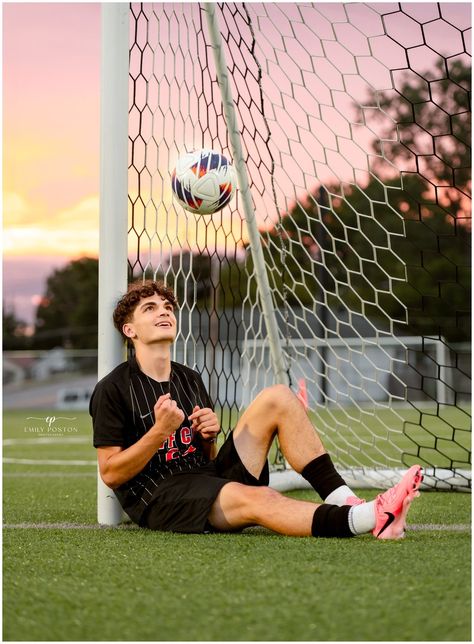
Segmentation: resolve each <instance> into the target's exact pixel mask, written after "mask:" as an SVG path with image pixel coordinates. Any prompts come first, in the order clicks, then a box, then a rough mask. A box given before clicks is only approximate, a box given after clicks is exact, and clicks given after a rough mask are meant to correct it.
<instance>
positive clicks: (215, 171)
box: [171, 150, 237, 215]
mask: <svg viewBox="0 0 474 644" xmlns="http://www.w3.org/2000/svg"><path fill="white" fill-rule="evenodd" d="M236 183H237V179H236V174H235V170H234V167H233V166H232V165H231V164H230V163H229V162H228V161H227V159H226V158H225V157H224V156H222V154H220V153H219V152H215V151H214V150H196V151H195V152H189V153H188V154H185V155H184V156H182V157H180V158H179V159H178V162H177V163H176V168H175V169H174V170H173V173H172V175H171V187H172V189H173V194H174V196H175V197H176V199H177V200H178V201H179V203H180V204H181V205H182V206H183V207H184V208H186V210H189V211H190V212H195V213H197V214H198V215H211V214H212V213H214V212H217V211H218V210H221V209H222V208H224V206H226V205H227V204H228V203H229V201H230V200H231V199H232V196H233V194H234V192H235V186H236Z"/></svg>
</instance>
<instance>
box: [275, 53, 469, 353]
mask: <svg viewBox="0 0 474 644" xmlns="http://www.w3.org/2000/svg"><path fill="white" fill-rule="evenodd" d="M425 76H426V77H427V78H428V79H429V80H426V79H425V78H423V77H422V76H420V75H418V74H415V73H414V72H411V70H409V71H408V70H407V71H406V72H405V75H404V76H402V78H401V81H400V86H399V87H398V88H397V89H395V90H393V91H391V92H390V93H389V92H385V93H382V94H379V97H378V100H379V102H380V106H381V107H382V108H383V110H384V112H385V113H389V114H390V115H391V117H392V119H393V121H394V122H395V123H397V124H398V130H399V137H398V138H399V143H394V142H393V141H394V136H393V131H390V132H388V131H387V132H385V133H382V135H381V136H380V139H379V140H377V141H376V142H374V145H373V148H374V152H377V153H379V154H380V152H381V150H380V145H381V143H380V141H382V140H383V141H384V149H383V154H381V155H380V156H379V157H378V162H375V163H373V166H372V172H371V178H370V180H369V182H368V184H367V185H365V186H357V185H354V184H339V185H332V186H328V187H327V189H324V188H320V189H317V190H314V191H313V192H312V193H309V194H308V195H307V196H306V198H305V199H304V201H303V202H301V203H297V204H296V205H295V207H294V208H293V209H292V210H291V211H289V212H288V213H287V214H286V215H284V216H283V217H282V219H281V224H280V226H279V227H275V228H273V229H272V230H270V231H269V232H268V233H263V237H264V238H265V240H266V242H265V254H266V256H267V257H266V259H267V265H268V266H269V267H270V273H271V279H272V280H273V286H274V287H275V288H276V292H277V295H276V300H277V304H279V305H280V304H281V297H279V294H281V293H282V292H283V286H284V285H285V284H286V292H287V301H288V302H289V303H290V304H297V303H302V304H303V305H305V306H312V305H314V303H315V301H321V302H323V301H324V302H326V303H327V304H328V306H329V307H330V308H333V309H336V308H347V309H349V310H351V311H354V312H356V313H361V314H363V315H364V316H366V317H367V318H372V319H373V318H378V324H379V325H380V323H381V319H384V320H385V321H386V326H387V330H388V329H389V328H391V326H392V324H393V322H394V321H395V322H400V323H402V324H403V325H404V326H403V327H400V329H401V330H402V331H404V332H409V333H413V334H422V335H433V336H443V337H446V338H447V339H448V340H451V341H457V340H465V339H468V338H469V335H470V322H469V321H470V288H471V278H470V274H471V271H470V233H471V229H470V211H469V208H470V200H469V197H468V194H469V182H470V165H471V160H470V109H469V96H468V91H469V88H470V69H469V68H467V67H466V66H465V65H464V64H463V63H462V62H461V61H460V60H458V61H455V62H452V63H450V64H449V65H448V64H447V62H446V61H445V60H444V59H441V60H440V61H439V62H438V64H437V66H436V69H435V70H434V71H432V72H430V73H427V74H426V75H425ZM361 109H363V108H361ZM373 112H376V111H373ZM380 113H381V112H380ZM392 127H393V123H392ZM391 141H392V142H391ZM375 158H376V159H377V157H375ZM387 160H389V161H390V163H387ZM394 167H396V168H398V171H394ZM310 259H312V260H315V262H316V263H314V264H311V262H310V261H309V260H310ZM406 325H407V326H406Z"/></svg>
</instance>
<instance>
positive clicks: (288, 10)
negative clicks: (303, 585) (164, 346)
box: [128, 2, 471, 489]
mask: <svg viewBox="0 0 474 644" xmlns="http://www.w3.org/2000/svg"><path fill="white" fill-rule="evenodd" d="M129 17H130V32H129V35H130V41H129V122H128V143H129V174H128V186H129V192H128V206H129V232H128V261H129V279H132V278H139V277H144V278H156V279H163V280H164V281H165V282H166V283H168V284H169V285H171V286H173V287H174V289H175V291H176V293H177V295H178V298H179V327H180V332H179V337H178V339H177V342H176V344H175V348H174V351H175V355H174V359H176V360H178V361H183V362H185V363H187V364H188V365H190V366H192V367H195V368H197V369H198V370H199V371H200V372H201V374H202V375H203V378H204V381H205V383H206V385H207V386H208V389H209V392H210V395H211V397H212V398H213V400H214V401H215V404H216V410H217V411H219V412H220V413H221V416H222V424H223V429H224V430H228V429H229V428H230V427H232V425H233V424H235V421H236V419H237V417H238V414H239V412H240V411H241V410H242V409H243V408H245V406H246V405H247V404H248V403H249V401H251V400H252V398H253V397H254V396H255V395H256V394H257V393H258V391H259V390H261V389H262V388H263V387H265V386H268V385H271V384H274V383H277V382H285V383H288V384H289V385H290V386H291V387H292V388H293V390H294V391H295V392H297V393H298V394H299V395H300V397H301V399H302V401H303V402H304V404H306V405H307V408H308V413H309V414H310V417H311V418H312V420H313V421H314V424H315V426H316V427H317V429H318V431H319V432H320V434H321V436H322V438H323V441H324V443H325V445H326V448H327V449H328V451H329V452H330V453H331V455H332V457H333V459H334V460H335V462H336V463H337V465H338V467H339V469H340V470H342V471H343V472H344V475H345V476H346V478H347V479H348V481H350V483H351V484H352V485H364V486H374V487H378V486H383V487H385V486H386V485H387V484H389V483H390V482H391V481H392V480H394V477H395V479H396V478H397V476H398V471H399V470H400V469H401V468H405V467H406V466H409V465H410V464H413V463H414V462H419V463H421V464H422V465H423V466H424V468H425V471H426V479H425V481H426V483H427V484H428V485H429V486H432V487H434V488H440V489H464V488H468V487H469V486H470V480H471V475H470V453H471V450H470V437H471V434H470V408H469V401H470V361H471V355H470V352H471V345H470V233H471V223H470V222H471V220H470V195H469V190H470V166H471V161H470V123H471V113H470V102H469V101H470V73H471V68H470V64H471V59H470V52H469V49H470V12H469V6H468V5H467V4H451V3H440V4H438V3H434V2H433V3H402V4H398V3H380V4H362V3H347V4H342V3H328V4H326V3H281V4H280V3H258V4H254V3H251V4H241V3H223V4H197V3H185V4H178V3H143V4H140V3H132V4H131V5H130V16H129ZM222 64H223V67H222ZM226 84H227V87H226ZM229 92H230V93H229ZM230 115H233V118H234V119H235V122H234V123H233V124H232V123H229V119H230V118H231V116H230ZM235 133H237V135H238V139H239V145H240V147H241V150H240V152H239V154H241V156H242V158H243V161H244V162H245V169H246V178H247V180H248V183H249V191H250V206H251V207H250V212H249V204H248V203H247V204H246V203H244V202H245V196H246V195H245V194H243V192H242V189H241V190H240V191H239V190H238V191H237V194H236V197H235V199H234V200H233V201H232V202H231V204H230V206H228V207H226V208H225V209H224V210H222V211H220V212H218V213H216V214H214V215H212V216H199V215H194V214H191V213H188V212H186V211H185V210H183V209H182V208H181V206H179V205H178V204H177V203H176V202H175V201H174V200H173V198H172V192H171V179H170V175H171V172H172V170H173V168H174V166H175V163H176V160H177V159H178V158H179V157H180V156H181V155H182V154H183V153H184V152H188V151H191V150H194V149H200V148H207V149H215V150H217V151H219V152H221V153H223V154H224V155H225V156H226V157H227V158H229V159H230V160H231V161H233V162H234V163H237V162H238V160H239V159H236V148H235V141H234V140H233V138H235V136H234V135H235ZM240 187H241V188H242V186H240ZM247 201H248V200H247ZM252 226H253V230H254V231H255V230H256V231H257V233H258V236H257V238H255V236H254V237H252V230H251V228H252ZM262 262H263V264H262ZM262 267H263V270H264V274H265V276H264V277H265V279H264V280H263V282H262V280H261V279H258V278H259V275H260V278H261V271H262ZM262 284H263V287H262ZM272 467H273V470H274V472H280V473H282V474H283V475H284V476H283V479H284V480H286V481H287V483H288V482H289V484H290V485H293V486H298V485H300V484H301V481H302V479H299V478H298V477H297V476H296V475H295V473H294V472H293V473H292V472H291V471H289V469H288V467H287V464H286V463H285V461H284V458H283V457H282V455H281V453H280V452H279V451H278V450H276V451H275V453H274V454H272ZM272 480H273V481H274V483H275V485H277V486H278V485H282V484H279V483H278V480H282V476H281V474H280V475H278V474H276V475H274V478H273V479H272ZM285 485H286V484H285Z"/></svg>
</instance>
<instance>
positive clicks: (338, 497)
mask: <svg viewBox="0 0 474 644" xmlns="http://www.w3.org/2000/svg"><path fill="white" fill-rule="evenodd" d="M349 496H356V495H355V494H354V492H353V491H352V490H351V488H350V487H348V486H347V485H341V486H339V487H338V488H336V489H335V490H333V491H332V492H331V494H329V495H328V496H327V497H326V498H325V499H324V503H330V504H331V505H339V506H341V505H346V500H347V498H348V497H349Z"/></svg>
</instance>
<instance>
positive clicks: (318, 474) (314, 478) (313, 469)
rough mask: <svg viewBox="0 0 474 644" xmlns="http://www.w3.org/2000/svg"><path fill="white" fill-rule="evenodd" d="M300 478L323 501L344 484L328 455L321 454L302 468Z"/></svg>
mask: <svg viewBox="0 0 474 644" xmlns="http://www.w3.org/2000/svg"><path fill="white" fill-rule="evenodd" d="M301 476H302V477H303V478H304V479H306V480H307V481H308V483H309V484H310V485H312V486H313V488H314V489H315V490H316V492H317V493H318V494H319V496H320V497H321V498H322V499H323V501H324V499H325V498H326V497H327V496H328V495H329V494H331V492H333V491H334V490H337V488H338V487H341V485H345V484H346V482H345V481H344V479H343V478H342V476H341V475H340V474H339V473H338V472H337V471H336V468H335V467H334V464H333V462H332V460H331V457H330V456H329V454H322V455H321V456H318V457H317V458H315V459H314V460H312V461H310V462H309V463H308V464H307V465H306V466H305V467H304V468H303V471H302V472H301Z"/></svg>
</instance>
